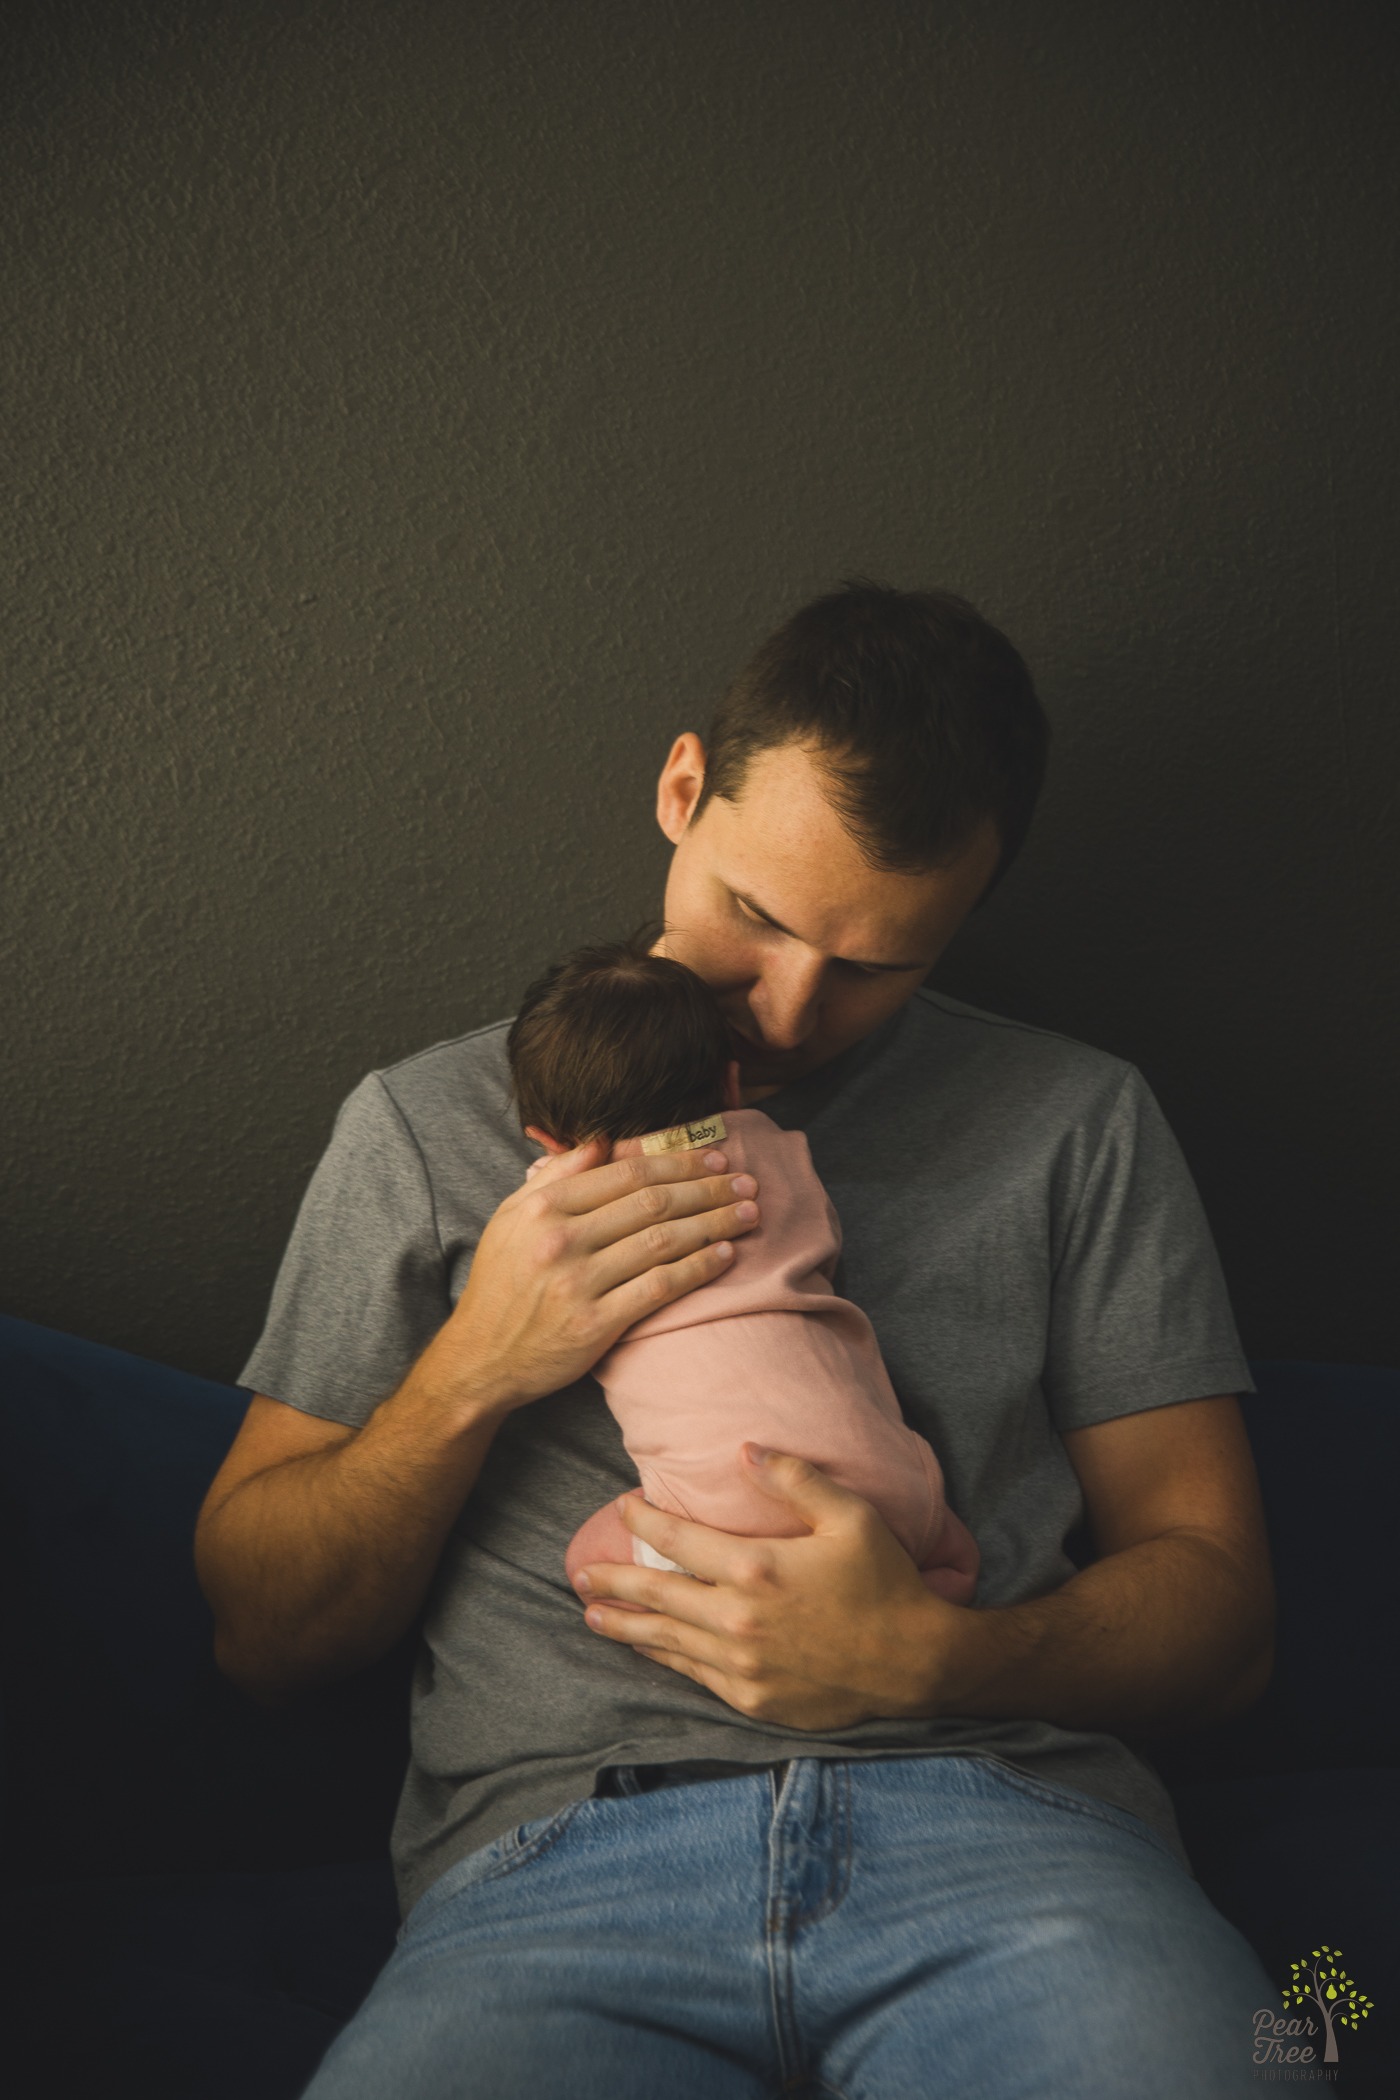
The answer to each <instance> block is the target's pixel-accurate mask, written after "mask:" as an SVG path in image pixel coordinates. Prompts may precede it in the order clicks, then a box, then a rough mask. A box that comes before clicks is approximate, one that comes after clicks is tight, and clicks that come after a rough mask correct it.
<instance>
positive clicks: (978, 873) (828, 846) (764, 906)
mask: <svg viewBox="0 0 1400 2100" xmlns="http://www.w3.org/2000/svg"><path fill="white" fill-rule="evenodd" d="M709 811H714V815H716V819H718V821H716V823H714V825H712V829H709V846H712V869H714V874H716V876H718V880H720V882H724V884H726V888H730V890H733V892H735V895H737V897H739V899H741V901H743V903H747V905H749V907H751V909H758V911H760V916H764V918H768V920H772V922H775V924H777V926H779V928H781V930H783V932H789V934H793V937H796V939H800V941H806V943H810V945H812V947H823V949H827V951H829V953H837V955H846V958H850V960H869V962H886V964H900V966H905V968H915V966H919V964H921V962H924V958H926V951H928V949H930V945H934V943H938V941H940V939H942V937H945V930H947V924H949V920H951V918H961V916H963V913H966V911H968V909H970V905H972V903H974V901H976V897H978V895H980V888H982V886H984V882H987V880H991V871H993V867H995V859H997V836H995V827H991V825H989V827H987V836H984V838H982V840H978V844H976V848H970V855H968V857H963V861H959V863H957V865H955V867H951V869H924V871H917V874H903V871H890V869H877V867H871V865H869V861H867V859H865V857H863V855H861V850H858V846H856V844H854V840H852V838H850V834H848V832H846V827H844V825H842V823H840V819H835V813H833V811H831V804H829V802H825V798H823V813H825V817H827V821H823V823H821V825H804V823H802V821H800V817H802V808H800V806H793V804H791V802H789V804H787V806H783V802H781V800H779V802H772V798H768V796H764V798H762V800H760V798H754V800H749V798H747V796H743V798H741V800H737V802H730V804H722V802H718V800H716V802H712V804H707V811H705V815H709Z"/></svg>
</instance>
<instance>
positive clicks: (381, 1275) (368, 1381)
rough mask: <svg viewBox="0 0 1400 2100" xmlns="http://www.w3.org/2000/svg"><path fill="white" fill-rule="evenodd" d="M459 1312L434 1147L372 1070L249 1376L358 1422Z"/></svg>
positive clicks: (301, 1230)
mask: <svg viewBox="0 0 1400 2100" xmlns="http://www.w3.org/2000/svg"><path fill="white" fill-rule="evenodd" d="M451 1310H452V1306H451V1300H450V1296H449V1290H448V1278H447V1263H446V1260H445V1258H444V1255H443V1250H442V1243H441V1240H440V1238H439V1235H438V1228H437V1219H436V1214H435V1210H434V1204H433V1192H432V1187H431V1184H430V1182H429V1179H428V1174H427V1170H426V1168H425V1166H424V1164H423V1158H422V1154H421V1153H420V1151H419V1148H418V1145H417V1142H416V1140H415V1139H414V1136H413V1133H412V1131H411V1130H410V1129H409V1127H408V1125H407V1124H406V1123H405V1121H404V1119H403V1116H402V1115H401V1114H400V1112H399V1110H398V1108H397V1106H396V1105H395V1103H394V1101H393V1100H392V1099H391V1097H390V1095H389V1093H388V1090H387V1089H386V1087H385V1086H384V1083H383V1081H382V1080H381V1079H380V1078H379V1077H378V1076H377V1074H375V1073H373V1072H371V1073H370V1075H369V1076H368V1078H366V1079H363V1080H361V1082H360V1084H359V1085H358V1086H357V1087H356V1088H355V1090H354V1092H353V1093H352V1094H350V1095H348V1096H347V1098H346V1100H345V1101H344V1102H343V1103H342V1105H341V1108H340V1112H339V1114H338V1115H337V1117H336V1119H335V1128H334V1130H333V1131H332V1133H331V1140H330V1143H329V1145H328V1146H327V1147H326V1150H325V1152H324V1153H323V1155H322V1157H321V1160H320V1162H319V1164H318V1165H317V1167H316V1170H315V1172H314V1173H313V1174H312V1177H311V1180H310V1182H309V1183H308V1185H307V1189H306V1193H305V1195H304V1196H303V1197H302V1200H301V1208H300V1210H299V1211H298V1213H297V1219H296V1223H295V1225H294V1226H293V1227H292V1236H291V1239H290V1240H289V1241H288V1243H287V1251H286V1253H285V1254H284V1255H283V1257H282V1266H281V1268H280V1269H279V1270H278V1272H277V1280H276V1282H275V1284H274V1285H273V1290H272V1302H271V1305H270V1307H269V1309H268V1315H267V1323H266V1325H265V1326H264V1328H263V1331H262V1335H261V1337H260V1339H259V1341H258V1344H257V1347H256V1348H255V1349H254V1351H253V1353H252V1355H251V1356H250V1357H249V1359H248V1361H247V1363H246V1364H245V1365H244V1366H243V1369H242V1371H241V1372H240V1374H239V1378H238V1383H239V1384H240V1385H242V1386H247V1387H249V1388H250V1389H251V1390H252V1391H253V1392H257V1393H266V1394H268V1395H269V1397H270V1398H272V1399H274V1400H283V1401H286V1402H287V1403H288V1404H289V1405H290V1406H292V1407H299V1408H301V1409H302V1410H303V1411H304V1412H305V1413H307V1414H311V1415H324V1416H326V1417H327V1418H328V1419H329V1420H331V1421H333V1422H345V1423H348V1424H351V1425H353V1426H354V1427H357V1428H358V1427H359V1426H360V1424H361V1423H363V1422H366V1421H367V1420H368V1419H369V1417H370V1415H371V1414H373V1412H374V1410H375V1408H376V1407H377V1406H378V1405H379V1402H380V1401H381V1400H386V1399H388V1397H389V1395H390V1394H391V1393H392V1392H394V1391H395V1390H396V1388H397V1387H398V1386H399V1385H400V1384H401V1383H402V1381H403V1378H404V1376H405V1374H406V1373H407V1372H408V1370H409V1369H410V1368H411V1366H412V1365H413V1364H414V1363H415V1362H416V1361H417V1359H418V1357H419V1356H421V1354H422V1352H423V1351H424V1349H426V1347H427V1346H428V1343H429V1342H430V1341H431V1340H432V1338H433V1336H434V1335H435V1334H436V1333H437V1331H438V1329H439V1328H440V1327H441V1326H442V1325H443V1323H444V1321H445V1320H446V1319H447V1318H448V1316H449V1315H450V1313H451Z"/></svg>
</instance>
